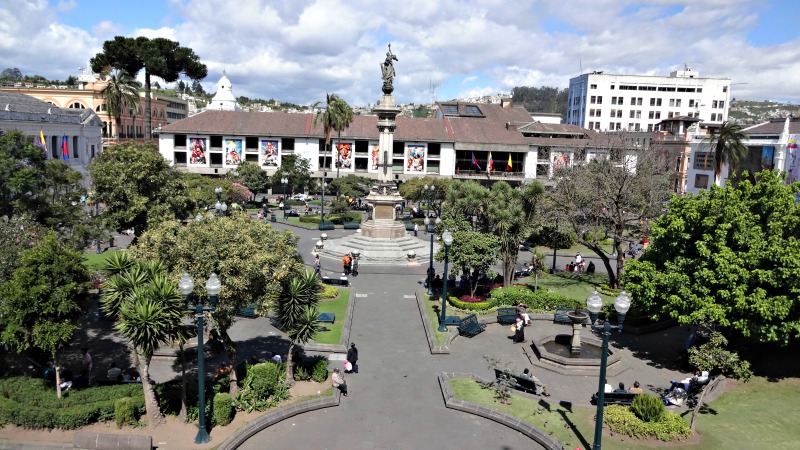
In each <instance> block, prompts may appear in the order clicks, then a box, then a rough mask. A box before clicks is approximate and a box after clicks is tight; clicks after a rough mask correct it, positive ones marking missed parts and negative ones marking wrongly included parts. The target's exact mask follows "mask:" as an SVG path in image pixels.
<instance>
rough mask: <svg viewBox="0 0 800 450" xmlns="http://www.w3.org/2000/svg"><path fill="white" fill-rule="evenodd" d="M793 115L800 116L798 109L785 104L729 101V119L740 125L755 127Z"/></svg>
mask: <svg viewBox="0 0 800 450" xmlns="http://www.w3.org/2000/svg"><path fill="white" fill-rule="evenodd" d="M789 114H793V115H794V116H795V117H798V116H800V107H798V106H797V105H791V104H786V103H779V102H771V101H767V100H765V101H762V102H755V101H751V100H735V99H734V100H733V101H731V110H730V119H731V120H732V121H735V122H736V123H738V124H741V125H755V124H757V123H761V122H766V121H768V120H769V119H774V118H783V117H786V116H788V115H789Z"/></svg>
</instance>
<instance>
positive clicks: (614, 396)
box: [592, 392, 639, 406]
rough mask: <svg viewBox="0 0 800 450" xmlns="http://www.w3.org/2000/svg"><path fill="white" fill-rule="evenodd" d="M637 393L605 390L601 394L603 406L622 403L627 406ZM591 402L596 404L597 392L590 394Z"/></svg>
mask: <svg viewBox="0 0 800 450" xmlns="http://www.w3.org/2000/svg"><path fill="white" fill-rule="evenodd" d="M637 395H639V394H633V393H630V392H606V393H605V394H603V406H608V405H622V406H629V405H630V404H631V403H633V399H634V398H635V397H636V396H637ZM592 404H593V405H596V404H597V394H592Z"/></svg>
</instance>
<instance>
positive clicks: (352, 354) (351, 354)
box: [347, 342, 358, 373]
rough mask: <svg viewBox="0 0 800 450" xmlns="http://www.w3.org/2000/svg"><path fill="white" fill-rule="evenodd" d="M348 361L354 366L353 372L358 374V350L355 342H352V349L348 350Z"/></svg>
mask: <svg viewBox="0 0 800 450" xmlns="http://www.w3.org/2000/svg"><path fill="white" fill-rule="evenodd" d="M347 361H349V362H350V364H352V365H353V372H354V373H358V349H357V348H356V344H355V342H351V343H350V349H349V350H347Z"/></svg>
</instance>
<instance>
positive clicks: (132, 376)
mask: <svg viewBox="0 0 800 450" xmlns="http://www.w3.org/2000/svg"><path fill="white" fill-rule="evenodd" d="M122 380H123V381H141V380H140V379H139V372H138V371H137V370H136V369H135V368H133V367H131V368H129V369H127V370H124V371H123V372H122Z"/></svg>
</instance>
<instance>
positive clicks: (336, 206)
mask: <svg viewBox="0 0 800 450" xmlns="http://www.w3.org/2000/svg"><path fill="white" fill-rule="evenodd" d="M347 211H350V203H348V202H346V201H340V200H334V201H332V202H331V212H333V213H335V214H338V213H346V212H347Z"/></svg>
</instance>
